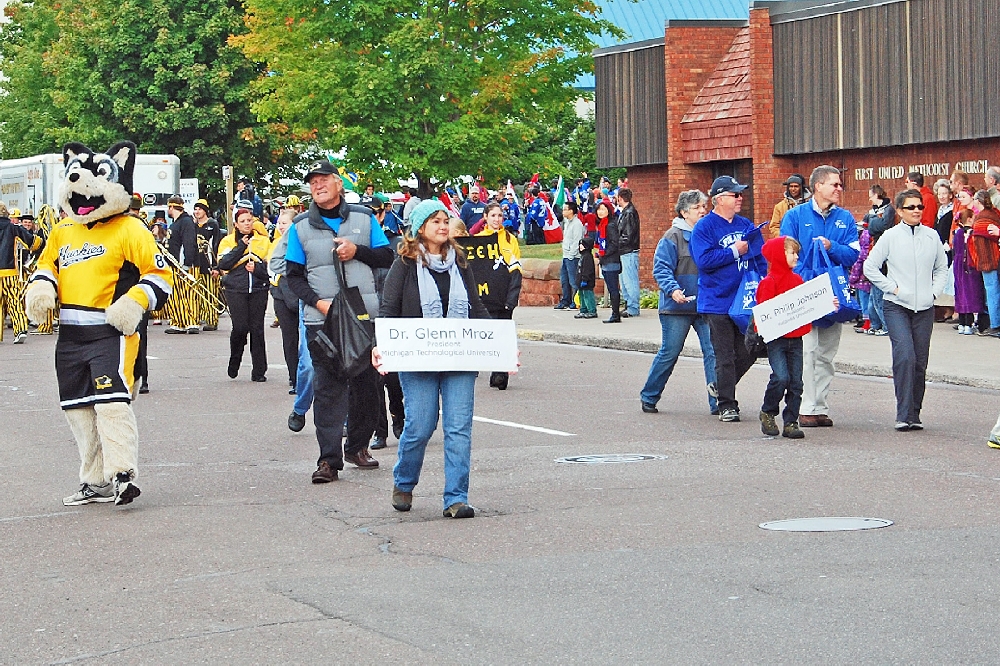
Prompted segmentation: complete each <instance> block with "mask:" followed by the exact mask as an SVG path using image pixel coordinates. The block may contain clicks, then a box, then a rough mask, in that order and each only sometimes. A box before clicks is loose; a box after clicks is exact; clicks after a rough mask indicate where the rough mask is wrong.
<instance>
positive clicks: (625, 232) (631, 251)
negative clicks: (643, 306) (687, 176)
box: [615, 187, 639, 317]
mask: <svg viewBox="0 0 1000 666" xmlns="http://www.w3.org/2000/svg"><path fill="white" fill-rule="evenodd" d="M615 198H616V199H617V203H618V206H619V207H621V212H620V213H619V214H618V247H619V248H620V252H621V260H622V299H623V300H624V301H625V312H623V313H622V317H638V316H639V212H638V211H637V210H636V209H635V206H633V205H632V190H630V189H629V188H627V187H623V188H621V189H619V190H618V194H617V195H616V197H615Z"/></svg>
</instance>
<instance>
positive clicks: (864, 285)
mask: <svg viewBox="0 0 1000 666" xmlns="http://www.w3.org/2000/svg"><path fill="white" fill-rule="evenodd" d="M858 243H859V244H860V245H861V253H860V254H859V255H858V260H857V261H856V262H854V266H852V267H851V275H850V277H848V278H847V285H848V286H849V287H851V288H852V289H854V290H855V291H856V292H857V294H858V300H859V301H861V315H862V317H863V319H862V321H861V322H859V323H858V325H857V326H855V327H854V332H855V333H867V332H868V331H869V330H871V319H870V318H869V315H868V308H869V305H870V303H871V289H872V283H871V282H869V281H868V278H866V277H865V273H864V265H865V259H867V258H868V251H869V250H870V249H871V246H872V236H871V234H870V233H868V225H867V223H865V225H864V226H863V227H862V229H861V230H860V233H859V234H858Z"/></svg>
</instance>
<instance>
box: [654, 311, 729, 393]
mask: <svg viewBox="0 0 1000 666" xmlns="http://www.w3.org/2000/svg"><path fill="white" fill-rule="evenodd" d="M692 326H693V327H694V330H695V332H696V333H697V334H698V342H700V343H701V357H702V361H703V362H704V364H705V384H706V385H707V384H714V383H715V349H714V348H713V347H712V334H711V331H709V328H708V322H707V321H706V320H705V319H704V317H701V316H699V315H696V314H662V313H661V314H660V330H661V333H662V335H663V337H662V339H661V341H660V349H659V350H658V351H657V352H656V356H654V357H653V365H652V366H651V367H650V368H649V377H648V378H647V379H646V385H645V386H643V387H642V392H641V393H640V394H639V397H640V399H641V400H642V401H643V402H644V403H646V404H648V405H656V403H657V402H659V401H660V396H661V395H663V388H664V387H665V386H666V385H667V380H669V379H670V375H671V374H672V373H673V371H674V366H675V365H676V364H677V357H678V356H680V353H681V350H682V349H684V341H685V340H686V339H687V336H688V332H689V331H690V330H691V327H692ZM718 406H719V404H718V401H717V400H716V398H715V397H714V396H712V395H709V396H708V408H709V410H710V411H713V412H714V411H716V409H718Z"/></svg>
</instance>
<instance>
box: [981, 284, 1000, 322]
mask: <svg viewBox="0 0 1000 666" xmlns="http://www.w3.org/2000/svg"><path fill="white" fill-rule="evenodd" d="M983 286H984V287H986V309H987V310H988V311H989V313H990V326H991V327H992V328H1000V277H998V275H997V271H983Z"/></svg>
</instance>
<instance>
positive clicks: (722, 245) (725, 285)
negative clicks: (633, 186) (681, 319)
mask: <svg viewBox="0 0 1000 666" xmlns="http://www.w3.org/2000/svg"><path fill="white" fill-rule="evenodd" d="M746 188H747V186H746V185H740V184H739V183H738V182H736V179H735V178H733V177H731V176H720V177H719V178H716V179H715V182H713V183H712V189H711V190H709V192H708V196H709V197H710V198H711V199H712V212H711V213H709V214H708V215H706V216H705V217H703V218H702V219H701V220H700V221H699V222H698V224H697V225H696V226H695V228H694V231H693V232H692V233H691V246H690V247H691V256H692V257H694V261H695V264H697V265H698V314H701V315H704V316H705V319H707V320H708V325H709V328H710V330H711V333H712V347H713V348H714V349H715V376H716V386H717V390H718V394H719V397H718V399H719V420H720V421H726V422H734V421H739V420H740V406H739V403H738V402H737V401H736V384H737V383H739V381H740V379H742V378H743V375H745V374H746V372H747V370H749V369H750V366H752V365H753V363H754V360H755V359H754V357H753V356H751V355H750V353H749V352H748V351H747V348H746V345H745V344H744V341H743V333H742V332H741V331H740V329H739V328H738V327H737V326H736V324H735V323H734V322H733V320H732V319H731V318H730V317H729V307H730V306H731V305H732V304H733V299H734V298H735V297H736V292H737V291H738V290H739V288H740V281H741V279H742V275H743V271H744V270H746V269H747V268H748V267H749V266H750V265H751V262H753V265H758V264H761V263H762V260H761V259H760V250H761V248H762V247H763V245H764V238H763V236H761V234H760V231H759V230H756V229H755V228H754V223H753V222H751V221H750V220H748V219H747V218H745V217H741V216H740V215H738V214H737V213H739V212H740V209H741V208H742V207H743V190H745V189H746Z"/></svg>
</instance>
